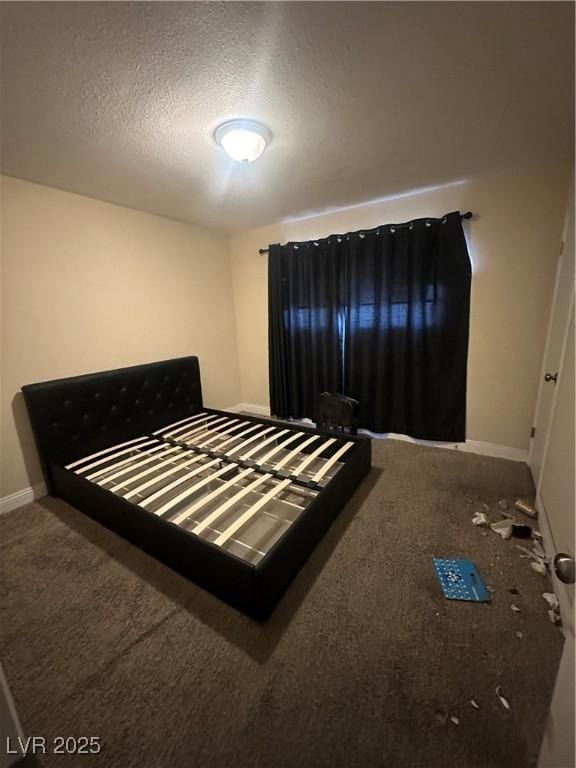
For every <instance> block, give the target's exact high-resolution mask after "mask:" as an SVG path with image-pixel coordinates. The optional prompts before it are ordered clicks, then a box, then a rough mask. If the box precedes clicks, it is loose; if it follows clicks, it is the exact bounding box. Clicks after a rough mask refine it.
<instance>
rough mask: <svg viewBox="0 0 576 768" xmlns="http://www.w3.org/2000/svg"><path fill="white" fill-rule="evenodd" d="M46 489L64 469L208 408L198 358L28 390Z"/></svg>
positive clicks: (29, 386)
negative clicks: (56, 466) (59, 468)
mask: <svg viewBox="0 0 576 768" xmlns="http://www.w3.org/2000/svg"><path fill="white" fill-rule="evenodd" d="M22 392H23V393H24V399H25V401H26V406H27V408H28V413H29V415H30V421H31V424H32V429H33V431H34V437H35V439H36V446H37V448H38V453H39V455H40V461H41V463H42V469H43V472H44V477H45V479H46V484H47V486H48V490H49V491H50V492H52V491H53V484H52V475H51V466H52V464H59V465H64V464H68V463H70V462H71V461H74V460H75V459H79V458H82V457H83V456H86V455H87V454H90V453H95V452H96V451H99V450H102V449H104V448H108V447H109V446H111V445H114V444H115V443H119V442H123V441H126V440H131V439H132V438H133V437H138V436H139V435H142V434H146V433H147V432H150V431H153V430H155V429H158V428H159V427H161V426H163V425H165V424H167V423H170V422H172V421H178V420H179V419H182V418H185V417H186V416H189V415H191V414H192V413H195V412H196V411H198V410H200V409H201V408H202V386H201V383H200V368H199V366H198V358H197V357H180V358H176V359H174V360H164V361H162V362H159V363H147V364H145V365H136V366H132V367H130V368H119V369H117V370H114V371H101V372H100V373H89V374H86V375H85V376H73V377H71V378H67V379H56V380H54V381H44V382H42V383H39V384H27V385H26V386H23V387H22Z"/></svg>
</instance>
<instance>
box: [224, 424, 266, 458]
mask: <svg viewBox="0 0 576 768" xmlns="http://www.w3.org/2000/svg"><path fill="white" fill-rule="evenodd" d="M273 429H276V427H267V428H266V429H263V430H262V431H261V432H257V433H256V434H255V435H252V437H249V438H248V440H244V442H243V443H240V445H237V446H235V447H234V448H232V450H231V451H226V456H234V454H235V453H238V451H241V450H243V449H244V448H245V447H246V446H247V445H250V444H251V443H253V442H254V440H258V438H259V437H264V435H267V434H268V432H272V430H273Z"/></svg>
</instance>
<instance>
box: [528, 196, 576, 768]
mask: <svg viewBox="0 0 576 768" xmlns="http://www.w3.org/2000/svg"><path fill="white" fill-rule="evenodd" d="M565 234H566V239H565V247H564V253H563V257H562V261H561V263H560V266H559V269H558V278H557V282H556V291H555V300H554V306H553V307H552V315H551V321H550V328H549V332H548V341H547V348H546V352H545V364H544V369H545V372H546V373H549V374H551V375H552V377H555V378H552V379H551V380H549V381H548V382H543V384H542V385H541V391H540V396H539V402H538V407H537V417H536V436H535V439H534V441H533V445H532V446H531V453H530V468H531V470H532V472H533V475H534V479H535V483H536V505H537V507H538V513H539V524H540V529H541V531H542V533H543V535H544V543H545V547H546V553H547V554H548V556H549V557H550V558H553V557H554V556H555V555H556V554H557V553H558V552H564V553H567V554H568V555H571V556H572V557H574V556H575V554H576V553H575V552H574V547H575V542H574V536H575V506H576V504H575V490H576V489H575V471H576V457H575V448H574V442H575V440H574V433H575V408H574V401H575V392H576V388H575V380H574V364H575V360H574V322H575V319H574V257H575V254H574V191H573V190H572V195H571V200H570V208H569V215H568V226H567V230H566V233H565ZM539 430H540V433H539ZM552 578H553V583H554V590H555V592H556V594H557V596H558V598H559V600H560V608H561V613H562V621H563V632H564V637H565V644H564V649H563V652H562V659H561V663H560V669H559V671H558V677H557V679H556V687H555V689H554V695H553V697H552V703H551V706H550V713H549V718H548V723H547V726H546V731H545V734H544V740H543V743H542V749H541V753H540V761H539V768H573V766H574V765H575V744H574V737H575V733H574V730H575V729H574V723H575V711H574V685H575V681H574V652H575V640H574V623H575V622H574V584H566V583H564V582H563V581H561V580H559V579H558V578H557V576H556V574H555V573H553V576H552Z"/></svg>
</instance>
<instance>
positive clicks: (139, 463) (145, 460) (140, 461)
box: [93, 445, 179, 485]
mask: <svg viewBox="0 0 576 768" xmlns="http://www.w3.org/2000/svg"><path fill="white" fill-rule="evenodd" d="M163 448H164V450H163V451H158V452H155V453H154V455H153V456H150V455H146V454H144V456H142V458H140V457H136V458H135V460H134V462H133V463H132V464H129V465H128V466H124V467H122V469H119V470H117V471H116V472H113V473H112V474H111V475H108V473H104V475H103V476H101V477H100V478H98V479H97V480H95V481H94V480H93V482H96V483H98V485H102V483H110V482H111V481H112V480H116V478H117V477H122V475H125V474H127V473H128V472H132V470H134V469H140V467H143V466H144V465H145V464H149V463H150V462H151V461H156V460H157V459H158V457H160V458H164V457H165V456H168V455H170V454H172V453H175V452H176V451H177V450H179V449H178V448H170V447H169V446H168V445H165V446H163ZM166 448H168V450H166Z"/></svg>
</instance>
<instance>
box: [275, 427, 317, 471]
mask: <svg viewBox="0 0 576 768" xmlns="http://www.w3.org/2000/svg"><path fill="white" fill-rule="evenodd" d="M319 438H320V435H312V437H309V438H308V439H307V440H304V442H303V443H300V445H297V446H296V448H294V449H293V450H291V451H290V453H289V454H288V455H287V456H284V458H283V459H280V461H279V462H278V463H277V464H275V465H274V469H281V468H282V467H283V466H284V464H287V463H288V462H289V461H291V460H292V459H293V458H294V456H296V455H297V454H298V453H301V452H302V449H303V448H306V447H307V446H309V445H312V443H315V442H316V440H318V439H319Z"/></svg>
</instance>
